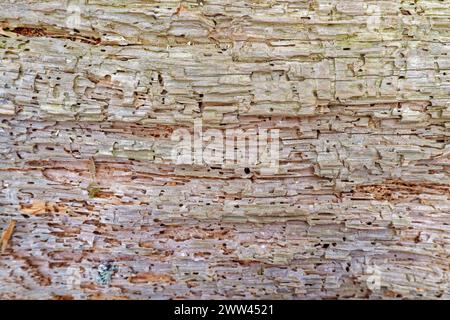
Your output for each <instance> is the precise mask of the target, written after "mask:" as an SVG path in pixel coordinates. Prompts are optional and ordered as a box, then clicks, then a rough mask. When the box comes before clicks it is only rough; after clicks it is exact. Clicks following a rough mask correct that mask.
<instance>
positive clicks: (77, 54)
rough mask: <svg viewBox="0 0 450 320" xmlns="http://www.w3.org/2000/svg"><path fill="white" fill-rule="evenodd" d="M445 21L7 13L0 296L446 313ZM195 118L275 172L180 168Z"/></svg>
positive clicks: (0, 11) (395, 5)
mask: <svg viewBox="0 0 450 320" xmlns="http://www.w3.org/2000/svg"><path fill="white" fill-rule="evenodd" d="M78 13H80V15H79V16H78ZM78 18H79V19H78ZM449 18H450V1H449V0H443V1H439V0H416V1H410V0H409V1H400V0H390V1H362V0H354V1H344V0H309V1H307V0H298V1H295V0H272V1H263V0H260V1H256V0H255V1H231V0H203V1H183V2H181V3H180V2H179V1H168V0H166V1H147V0H145V1H144V0H142V1H138V0H130V1H115V0H114V1H113V0H109V1H107V0H88V1H87V2H86V3H83V2H78V1H74V2H71V3H67V2H64V1H60V0H54V1H48V0H47V1H37V0H36V1H35V0H17V1H13V0H11V1H7V0H1V4H0V27H1V29H0V59H1V60H0V114H1V122H0V180H1V188H0V204H1V207H0V210H1V211H0V228H1V230H2V231H3V235H2V239H1V246H2V254H1V256H0V297H1V298H65V299H69V298H137V299H141V298H183V299H189V298H223V297H227V298H233V299H238V298H239V299H241V298H295V299H297V298H353V297H357V298H422V297H423V298H450V288H449V278H450V273H449V261H450V260H449V256H450V226H449V221H450V219H449V218H450V201H449V195H450V187H449V185H450V176H449V164H450V161H449V144H448V137H449V131H448V129H449V118H450V98H449V94H450V45H449V43H450V24H449ZM74 25H75V26H74ZM198 118H202V119H203V123H204V127H206V128H208V127H209V128H213V127H215V128H219V129H221V130H224V129H225V128H230V127H233V128H236V127H240V128H252V127H256V126H265V127H267V128H278V129H279V130H280V169H279V171H278V172H276V173H270V172H269V173H267V172H261V168H259V167H258V166H256V167H252V168H250V169H251V170H250V172H249V173H246V172H245V171H244V168H243V167H242V166H239V165H226V166H225V165H223V166H207V165H176V164H174V163H173V160H172V159H171V157H170V150H171V148H172V146H173V145H174V142H173V141H171V139H170V137H171V133H172V132H173V131H174V130H175V129H177V128H187V129H189V130H192V123H193V120H194V119H198ZM108 263H109V264H110V266H111V268H109V269H108V266H107V264H108ZM102 264H103V266H102ZM102 268H103V269H102ZM105 270H106V271H105ZM99 273H100V275H101V276H103V278H102V279H98V278H99V277H98V276H99Z"/></svg>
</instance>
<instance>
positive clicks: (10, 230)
mask: <svg viewBox="0 0 450 320" xmlns="http://www.w3.org/2000/svg"><path fill="white" fill-rule="evenodd" d="M15 227H16V221H14V220H11V221H10V222H9V224H8V226H7V227H6V229H5V230H4V231H3V233H2V238H1V243H2V248H1V252H2V254H3V253H5V251H6V249H7V248H8V244H9V241H10V239H11V237H12V234H13V232H14V228H15Z"/></svg>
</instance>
